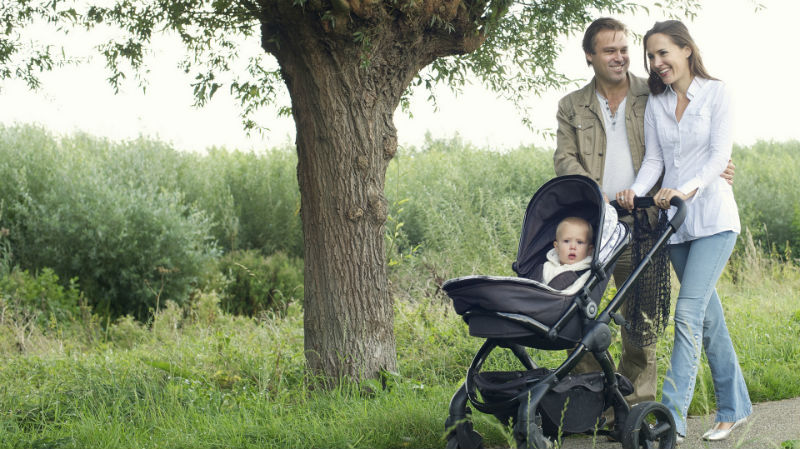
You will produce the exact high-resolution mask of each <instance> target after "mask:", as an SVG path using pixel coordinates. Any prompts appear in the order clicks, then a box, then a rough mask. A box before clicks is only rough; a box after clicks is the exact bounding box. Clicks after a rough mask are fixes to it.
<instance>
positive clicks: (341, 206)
mask: <svg viewBox="0 0 800 449" xmlns="http://www.w3.org/2000/svg"><path fill="white" fill-rule="evenodd" d="M305 44H306V45H305V46H304V47H303V48H302V49H299V48H297V49H290V48H286V47H290V44H289V43H286V45H285V46H284V47H283V48H282V49H281V50H282V51H281V54H282V55H284V57H280V58H279V62H280V63H281V68H282V70H283V72H284V73H283V74H284V78H285V79H286V82H287V86H288V87H289V93H290V96H291V98H292V108H293V114H294V117H295V123H296V126H297V153H298V166H297V178H298V181H299V184H300V195H301V201H302V204H301V217H302V222H303V235H304V245H305V252H304V254H305V300H304V310H305V317H304V325H305V350H306V359H307V362H308V367H309V368H310V371H311V372H312V373H313V374H317V375H323V376H324V377H326V378H329V379H331V378H333V379H334V380H336V379H338V378H341V377H343V376H344V377H350V378H355V379H362V378H374V377H376V376H377V375H378V374H379V373H380V371H381V370H388V371H394V370H395V369H396V351H395V340H394V332H393V325H394V312H393V303H392V298H391V297H390V295H389V290H388V281H387V274H386V262H385V257H386V255H385V241H384V223H385V221H386V215H387V204H386V199H385V197H384V184H385V176H386V168H387V166H388V164H389V161H390V160H391V158H392V157H393V156H394V154H395V152H396V149H397V132H396V129H395V127H394V124H393V121H392V117H393V114H394V110H395V108H396V107H397V105H398V104H399V100H400V95H401V94H402V92H403V90H404V89H405V86H407V85H408V83H409V82H410V80H411V77H412V76H413V73H412V74H410V75H409V74H403V75H401V76H399V79H398V76H393V75H392V74H391V73H387V72H386V71H383V68H385V67H381V65H382V61H383V60H380V59H376V60H373V61H371V63H370V65H369V66H368V67H362V59H361V54H360V51H359V48H358V47H357V46H355V45H350V46H349V48H348V47H342V48H331V45H334V44H332V43H330V42H323V41H317V43H316V45H312V44H309V41H305ZM414 69H415V68H414ZM414 69H411V70H412V71H413V70H414ZM392 70H395V71H396V68H392ZM403 72H406V70H404V71H403Z"/></svg>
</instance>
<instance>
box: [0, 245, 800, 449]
mask: <svg viewBox="0 0 800 449" xmlns="http://www.w3.org/2000/svg"><path fill="white" fill-rule="evenodd" d="M754 257H760V256H754ZM757 262H758V264H759V269H761V270H763V273H764V276H763V277H762V278H754V279H747V280H746V281H745V280H744V278H742V277H741V276H750V275H751V274H750V273H751V270H748V271H747V272H746V273H739V274H738V275H737V276H739V278H738V280H737V281H736V282H733V281H732V278H733V277H734V270H738V269H740V268H738V267H735V266H731V267H729V269H728V270H726V273H725V276H724V278H723V280H722V281H721V283H720V286H719V287H720V294H721V296H722V298H723V303H724V304H725V307H726V316H727V319H728V325H729V328H730V329H731V335H732V338H733V340H734V345H735V346H736V348H737V352H738V354H739V358H740V362H741V364H742V367H743V370H744V373H745V378H746V380H747V383H748V387H749V389H750V392H751V395H752V398H753V400H754V401H763V400H775V399H782V398H788V397H796V396H800V376H798V375H797V374H796V373H797V372H798V370H800V357H798V355H800V354H798V349H797V348H796V345H794V344H793V343H794V342H796V341H797V338H798V336H800V306H798V304H799V303H798V297H797V293H796V292H797V291H800V273H799V272H798V268H797V267H796V266H794V265H791V264H785V263H781V264H779V263H776V262H775V261H773V260H770V259H764V258H760V259H757ZM218 302H219V298H218V297H217V296H216V295H214V294H203V295H201V296H199V297H198V298H196V300H195V301H194V302H193V303H191V304H187V305H184V306H178V305H176V304H174V303H169V304H168V306H167V307H165V308H163V309H162V310H161V311H160V312H158V313H157V314H156V315H155V317H154V319H153V321H152V322H150V323H149V324H148V325H143V324H140V323H138V322H136V321H134V320H131V319H130V318H123V319H120V320H118V321H117V322H115V323H112V324H111V325H110V326H108V327H106V328H104V327H103V326H100V324H99V323H97V322H96V321H92V320H91V318H84V319H85V320H86V321H84V322H82V323H81V325H80V326H73V327H63V326H61V325H59V324H57V323H56V324H54V327H52V328H47V327H45V328H43V329H37V330H36V332H34V334H31V335H29V337H28V338H29V341H28V344H26V345H25V346H24V349H23V350H21V351H20V350H19V349H18V348H17V347H14V346H0V348H3V349H2V351H3V358H4V363H3V364H2V365H0V411H1V412H0V441H1V442H2V443H0V446H1V447H34V446H38V447H87V446H91V447H109V448H111V447H131V448H138V447H142V448H147V447H160V448H167V447H169V448H172V447H174V448H178V447H199V448H204V447H207V448H212V447H296V448H304V447H307V448H314V447H330V448H337V447H341V448H346V447H364V448H367V447H369V448H396V447H442V446H443V445H444V442H443V441H442V439H441V438H442V436H443V434H444V426H443V423H444V419H445V418H446V417H447V406H448V403H449V400H450V397H451V396H452V394H453V393H454V392H455V391H456V389H457V388H458V386H459V384H460V383H461V382H462V381H463V376H464V374H465V372H466V368H467V366H468V365H469V363H470V361H471V359H472V357H473V355H474V354H475V352H476V351H477V349H478V346H479V345H480V344H481V340H480V339H477V338H473V337H470V336H469V335H468V333H467V327H466V325H465V324H464V323H463V321H462V320H461V318H460V317H459V316H458V315H456V314H455V313H454V312H453V311H452V308H451V307H450V306H449V304H448V303H447V302H446V301H445V300H444V299H443V297H442V296H441V295H433V296H432V297H430V298H428V299H418V300H416V301H397V303H396V313H395V316H396V322H395V331H396V336H397V348H398V369H399V372H398V373H395V374H391V373H387V375H386V377H385V378H384V379H383V381H382V382H383V384H384V385H385V388H383V386H382V385H381V381H367V382H364V383H362V384H348V383H342V384H341V386H340V387H339V388H337V389H334V390H332V391H326V390H320V389H315V388H314V385H315V382H314V379H310V378H308V377H307V374H306V372H305V370H304V357H303V338H302V335H303V334H302V333H303V331H302V310H301V309H300V307H299V306H298V305H297V304H293V305H291V306H290V307H289V309H288V310H287V313H286V315H285V317H283V318H280V317H277V316H275V317H270V316H263V317H262V318H257V319H254V318H242V317H234V316H231V315H228V314H226V313H223V312H222V311H221V310H220V309H219V306H218ZM18 324H19V323H18V322H16V321H14V319H12V318H11V317H8V316H6V317H5V318H4V321H2V322H0V330H2V332H3V335H4V337H3V338H8V339H12V340H13V339H15V338H18V333H15V331H14V327H15V326H17V325H18ZM670 332H671V329H668V331H667V335H666V336H665V338H662V339H661V341H660V342H659V347H658V353H659V356H660V357H661V363H660V368H661V371H662V372H661V376H662V378H663V374H664V373H663V370H664V369H665V368H666V360H665V358H666V357H667V355H668V354H669V346H670V345H671V340H670V338H669V335H670ZM612 350H613V351H614V352H617V347H616V346H615V347H614V348H612ZM531 353H532V355H533V357H534V358H535V359H536V360H537V361H538V362H539V363H541V364H543V365H545V366H553V365H554V364H557V363H560V362H561V361H563V359H564V354H563V352H561V351H534V350H531ZM510 360H511V358H510V357H509V356H507V355H502V354H500V355H497V356H496V357H495V358H493V359H492V360H490V361H489V362H488V363H489V367H490V368H493V369H508V368H512V367H515V366H514V365H513V364H512V363H511V362H510ZM515 368H517V367H515ZM703 373H704V374H702V375H701V376H700V382H698V389H697V393H696V394H695V400H694V402H693V403H692V406H691V408H690V413H707V412H709V411H711V410H713V407H714V403H713V393H711V391H712V390H711V386H710V375H708V373H707V368H703ZM475 420H476V427H477V429H478V430H479V431H480V432H481V433H483V434H484V435H485V436H486V437H487V439H488V443H489V444H490V445H503V444H506V441H507V440H506V439H507V436H508V435H507V433H505V432H506V430H505V429H503V428H502V426H500V425H499V424H498V423H497V422H496V421H495V420H494V419H493V418H491V417H489V416H485V415H482V414H480V413H476V414H475Z"/></svg>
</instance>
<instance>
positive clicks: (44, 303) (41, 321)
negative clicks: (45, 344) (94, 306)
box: [0, 268, 81, 328]
mask: <svg viewBox="0 0 800 449" xmlns="http://www.w3.org/2000/svg"><path fill="white" fill-rule="evenodd" d="M80 299H81V293H80V291H79V290H78V288H77V285H76V284H75V279H72V280H70V282H69V284H68V286H67V288H64V287H62V286H61V284H60V283H59V279H58V276H57V275H56V274H55V273H54V272H53V270H51V269H50V268H44V269H42V271H41V272H40V273H39V274H38V275H32V274H31V273H29V272H28V271H27V270H20V269H18V268H14V269H12V270H11V271H10V272H7V273H0V310H3V314H4V315H5V314H6V313H8V312H10V313H11V314H12V315H13V316H14V317H19V318H26V317H30V318H31V319H33V320H34V321H35V322H36V324H37V325H38V326H40V327H42V328H45V327H46V325H47V323H48V322H49V321H56V322H60V323H64V322H71V321H73V320H74V319H76V318H77V317H78V316H79V314H80ZM3 318H5V316H4V317H3ZM0 321H1V320H0Z"/></svg>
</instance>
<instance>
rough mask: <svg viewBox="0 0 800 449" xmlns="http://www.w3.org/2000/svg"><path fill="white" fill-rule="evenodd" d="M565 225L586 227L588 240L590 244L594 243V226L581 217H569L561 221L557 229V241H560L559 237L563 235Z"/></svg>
mask: <svg viewBox="0 0 800 449" xmlns="http://www.w3.org/2000/svg"><path fill="white" fill-rule="evenodd" d="M565 223H569V224H573V225H583V226H586V240H588V241H589V243H590V244H591V243H592V242H593V238H594V231H593V230H592V225H591V224H589V222H588V221H586V220H584V219H583V218H581V217H567V218H565V219H563V220H561V223H559V224H558V227H557V228H556V240H558V236H559V234H561V230H562V229H563V225H564V224H565Z"/></svg>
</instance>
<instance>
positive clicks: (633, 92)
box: [553, 73, 649, 199]
mask: <svg viewBox="0 0 800 449" xmlns="http://www.w3.org/2000/svg"><path fill="white" fill-rule="evenodd" d="M628 82H629V84H628V86H629V87H628V96H627V101H626V102H625V126H626V128H627V130H628V143H629V144H630V148H631V158H632V159H633V170H634V173H639V168H640V167H641V166H642V159H644V109H645V106H646V105H647V95H648V93H649V91H648V88H647V81H646V80H644V79H643V78H639V77H636V76H634V75H631V74H630V73H629V74H628ZM595 83H596V81H595V79H594V78H592V81H591V82H589V84H587V85H586V86H584V87H583V88H582V89H579V90H576V91H575V92H572V93H570V94H569V95H567V96H565V97H564V98H562V99H561V101H559V102H558V114H557V115H556V118H557V119H558V133H557V140H556V145H557V146H556V152H555V155H554V157H553V159H554V162H555V169H556V175H558V176H562V175H584V176H588V177H590V178H592V179H594V180H595V182H597V183H598V184H601V183H602V180H603V175H604V173H603V169H604V167H605V159H606V158H605V156H606V130H605V122H604V120H603V111H602V110H601V109H600V108H601V106H600V101H599V100H598V99H597V95H596V94H595V91H596V87H595ZM611 199H613V198H611Z"/></svg>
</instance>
